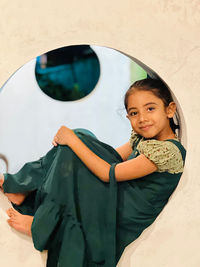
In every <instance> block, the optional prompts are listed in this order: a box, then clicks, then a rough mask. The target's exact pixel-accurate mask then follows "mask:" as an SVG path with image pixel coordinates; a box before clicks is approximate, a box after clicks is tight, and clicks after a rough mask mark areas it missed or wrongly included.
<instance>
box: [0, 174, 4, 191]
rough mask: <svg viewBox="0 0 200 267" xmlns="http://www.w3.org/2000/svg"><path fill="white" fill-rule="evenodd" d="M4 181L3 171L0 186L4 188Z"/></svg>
mask: <svg viewBox="0 0 200 267" xmlns="http://www.w3.org/2000/svg"><path fill="white" fill-rule="evenodd" d="M3 183H4V176H3V174H2V173H0V188H2V186H3Z"/></svg>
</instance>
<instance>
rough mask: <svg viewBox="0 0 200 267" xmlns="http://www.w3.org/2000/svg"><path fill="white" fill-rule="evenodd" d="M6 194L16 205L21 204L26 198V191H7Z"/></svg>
mask: <svg viewBox="0 0 200 267" xmlns="http://www.w3.org/2000/svg"><path fill="white" fill-rule="evenodd" d="M5 196H7V198H8V200H10V201H11V202H12V203H13V204H15V205H21V204H22V203H23V202H24V199H25V198H26V194H24V193H5Z"/></svg>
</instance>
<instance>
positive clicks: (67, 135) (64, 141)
mask: <svg viewBox="0 0 200 267" xmlns="http://www.w3.org/2000/svg"><path fill="white" fill-rule="evenodd" d="M74 136H76V135H75V133H74V132H73V131H72V130H71V129H69V128H67V127H66V126H61V127H60V129H59V130H58V132H57V133H56V135H55V137H54V139H53V141H52V144H53V145H54V146H57V145H58V144H59V145H69V144H70V141H72V139H73V137H74Z"/></svg>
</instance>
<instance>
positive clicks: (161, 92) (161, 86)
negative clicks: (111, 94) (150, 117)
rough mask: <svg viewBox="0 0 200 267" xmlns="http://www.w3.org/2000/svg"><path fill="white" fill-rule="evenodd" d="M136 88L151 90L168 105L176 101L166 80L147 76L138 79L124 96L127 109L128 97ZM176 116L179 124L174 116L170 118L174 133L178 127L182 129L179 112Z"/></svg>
mask: <svg viewBox="0 0 200 267" xmlns="http://www.w3.org/2000/svg"><path fill="white" fill-rule="evenodd" d="M134 90H140V91H151V92H152V93H153V94H154V95H155V96H157V97H158V98H160V99H161V100H162V101H163V103H164V105H165V106H166V107H167V106H169V103H170V102H173V101H174V100H173V98H172V95H171V92H170V90H169V88H168V87H167V86H166V85H165V83H164V82H162V81H161V80H156V79H150V78H147V79H143V80H139V81H136V82H134V83H133V84H132V85H131V86H130V87H129V89H128V91H127V92H126V94H125V96H124V106H125V108H126V110H127V104H128V97H129V96H130V95H131V94H132V93H133V91H134ZM175 118H176V121H177V123H178V124H176V123H175V122H174V119H173V118H170V119H169V122H170V127H171V129H172V131H173V132H174V133H175V132H176V129H180V126H179V116H178V112H176V113H175Z"/></svg>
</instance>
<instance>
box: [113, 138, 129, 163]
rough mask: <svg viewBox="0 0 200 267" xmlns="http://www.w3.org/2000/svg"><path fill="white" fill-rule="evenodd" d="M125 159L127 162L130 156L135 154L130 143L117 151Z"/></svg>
mask: <svg viewBox="0 0 200 267" xmlns="http://www.w3.org/2000/svg"><path fill="white" fill-rule="evenodd" d="M115 150H116V151H117V152H118V153H119V154H120V156H121V158H122V159H123V161H125V160H127V159H128V157H129V156H130V154H131V153H132V152H133V150H132V147H131V145H130V142H127V143H126V144H124V145H122V146H120V147H118V148H116V149H115Z"/></svg>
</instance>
